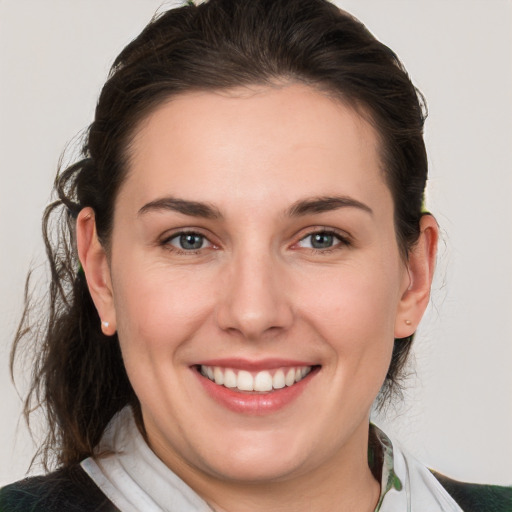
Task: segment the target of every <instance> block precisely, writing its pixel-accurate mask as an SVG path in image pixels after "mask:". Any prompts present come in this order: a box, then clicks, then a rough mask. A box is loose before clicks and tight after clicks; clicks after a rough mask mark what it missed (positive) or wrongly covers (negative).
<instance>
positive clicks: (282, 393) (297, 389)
mask: <svg viewBox="0 0 512 512" xmlns="http://www.w3.org/2000/svg"><path fill="white" fill-rule="evenodd" d="M194 371H195V373H196V375H197V377H198V379H199V381H200V382H201V384H202V386H203V387H204V389H205V390H206V392H207V393H208V394H209V395H210V396H211V397H212V398H213V399H214V400H215V401H216V402H217V403H219V404H221V405H223V406H224V407H226V408H227V409H229V410H231V411H234V412H238V413H244V414H251V415H254V416H260V415H264V414H270V413H273V412H277V411H279V410H280V409H283V408H284V407H286V406H287V405H289V404H291V403H292V402H293V401H294V400H295V399H297V398H298V397H299V395H301V394H302V392H303V391H304V389H305V388H306V386H307V385H308V384H309V383H310V382H311V379H312V378H313V377H314V376H315V375H316V373H317V371H318V368H317V367H315V368H313V369H312V370H311V372H310V373H309V374H308V375H306V377H304V378H303V379H302V380H301V381H299V382H297V383H295V384H294V385H293V386H289V387H288V386H287V387H284V388H282V389H276V390H274V391H270V392H268V393H250V392H239V391H233V390H232V389H230V388H227V387H225V386H219V385H218V384H215V382H212V381H211V380H210V379H208V378H207V377H204V376H203V375H201V374H200V373H199V372H198V371H197V370H194Z"/></svg>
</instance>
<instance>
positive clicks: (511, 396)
mask: <svg viewBox="0 0 512 512" xmlns="http://www.w3.org/2000/svg"><path fill="white" fill-rule="evenodd" d="M160 4H161V2H160V1H159V0H73V1H72V2H70V1H69V0H44V1H41V0H0V240H1V249H0V311H1V312H2V314H1V322H0V393H1V394H0V404H1V409H2V418H1V419H0V439H1V442H0V484H1V483H7V482H10V481H13V480H16V479H19V478H21V477H23V476H24V474H25V471H26V470H27V467H28V464H29V461H30V457H31V455H32V454H33V452H34V446H33V445H32V442H31V439H30V436H29V435H28V433H27V430H26V428H25V426H24V423H23V421H21V420H20V419H19V417H20V411H21V405H20V400H19V398H18V395H17V393H16V391H15V389H14V387H13V385H12V383H11V381H10V376H9V371H8V354H9V350H10V344H11V340H12V336H13V333H14V330H15V328H16V324H17V322H18V319H19V316H20V313H21V308H22V296H23V286H24V280H25V275H26V272H27V270H28V268H29V267H30V266H33V267H35V268H36V269H41V268H43V267H42V264H43V263H44V254H43V246H42V239H41V235H40V219H41V213H42V210H43V208H44V206H45V205H46V204H47V202H48V201H49V199H50V190H51V185H52V180H53V178H54V174H55V170H56V168H57V163H58V159H59V156H60V154H61V152H62V150H63V149H64V147H65V145H66V143H67V142H69V141H70V140H71V139H73V137H75V136H76V135H77V134H78V133H79V132H80V130H82V129H83V128H85V127H86V126H87V125H88V124H89V122H90V121H91V120H92V115H93V109H94V105H95V101H96V97H97V95H98V92H99V89H100V87H101V85H102V83H103V82H104V80H105V77H106V75H107V72H108V68H109V65H110V64H111V62H112V60H113V59H114V57H115V56H116V55H117V53H118V52H119V51H120V50H121V49H122V48H123V47H124V46H125V44H127V43H128V42H129V41H130V40H131V39H132V38H133V37H134V36H135V35H136V34H137V33H138V32H139V31H140V30H141V29H142V28H143V26H144V25H145V24H146V23H147V22H148V21H149V19H150V18H151V16H152V15H153V13H154V12H155V10H156V9H157V8H158V7H159V6H160ZM338 4H339V5H340V6H342V7H344V8H345V9H347V10H348V11H349V12H352V13H353V14H355V15H356V16H357V17H359V18H360V19H361V20H362V21H363V22H364V23H365V24H366V25H367V27H368V28H369V29H370V30H371V31H372V32H373V33H374V34H375V35H376V36H377V37H378V38H379V39H381V40H382V41H383V42H385V43H386V44H387V45H388V46H390V47H391V48H393V49H394V50H395V51H396V52H397V53H398V55H399V56H400V58H401V59H402V60H403V62H404V63H405V65H406V67H407V69H408V71H409V73H410V74H411V76H412V77H413V81H414V82H415V84H416V85H417V86H418V87H419V88H420V89H421V90H422V91H423V93H424V94H425V96H426V98H427V101H428V105H429V110H430V115H429V119H428V121H427V127H426V141H427V145H428V150H429V158H430V173H431V174H430V181H429V185H428V203H427V206H428V208H429V209H430V210H431V211H432V212H434V213H435V215H436V216H437V219H438V221H439V223H440V225H441V227H442V230H443V242H442V244H441V250H440V256H439V264H438V271H437V277H436V282H435V284H434V290H433V297H432V300H431V306H430V308H429V311H428V313H427V315H426V318H425V319H424V322H423V324H422V326H421V328H420V331H419V333H418V336H417V338H416V341H415V363H414V366H413V369H414V372H413V374H412V376H411V379H410V381H409V383H408V389H407V392H406V394H405V400H404V401H403V403H401V404H400V406H398V407H395V408H394V409H390V410H389V411H388V412H387V414H386V417H385V418H376V421H377V422H378V423H379V424H387V426H386V427H385V428H386V429H387V430H388V431H391V432H392V433H394V435H396V436H397V437H398V438H400V440H401V441H402V443H403V444H405V445H406V446H407V447H408V448H409V450H410V451H412V452H413V453H414V454H416V455H417V456H418V457H419V458H420V459H421V460H423V461H424V462H425V463H426V464H428V465H429V466H430V467H433V468H435V469H437V470H439V471H441V472H444V473H446V474H448V475H450V476H452V477H454V478H458V479H463V480H469V481H480V482H495V483H501V484H509V485H510V484H512V466H511V465H510V461H511V460H512V440H511V433H512V372H511V366H512V149H511V147H512V1H511V0H414V1H412V0H386V1H384V0H346V1H340V2H338ZM169 5H170V3H169ZM25 386H26V375H25V376H24V375H23V374H21V373H19V374H18V387H19V389H20V391H23V390H24V389H25ZM36 430H37V429H36ZM35 470H36V471H37V470H38V468H37V467H36V468H35Z"/></svg>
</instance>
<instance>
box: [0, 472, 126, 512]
mask: <svg viewBox="0 0 512 512" xmlns="http://www.w3.org/2000/svg"><path fill="white" fill-rule="evenodd" d="M62 510H66V511H69V512H92V511H97V512H114V511H117V510H118V509H117V508H116V507H115V506H114V505H113V504H112V502H110V501H109V500H108V498H107V497H106V496H105V495H104V494H103V493H102V492H101V490H100V489H99V488H98V487H97V486H96V484H95V483H94V482H93V481H92V480H91V479H90V478H89V477H88V475H87V474H86V473H85V471H84V470H83V469H82V468H81V467H80V466H79V465H76V466H72V467H71V468H64V469H59V470H57V471H55V472H53V473H50V474H48V475H45V476H35V477H30V478H25V479H24V480H20V481H19V482H15V483H13V484H11V485H8V486H6V487H3V488H2V489H0V511H2V512H32V511H37V512H60V511H62Z"/></svg>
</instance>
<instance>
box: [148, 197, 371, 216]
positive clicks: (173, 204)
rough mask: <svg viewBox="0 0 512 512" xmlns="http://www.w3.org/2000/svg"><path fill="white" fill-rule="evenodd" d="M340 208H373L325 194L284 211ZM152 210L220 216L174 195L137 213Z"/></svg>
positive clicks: (299, 212)
mask: <svg viewBox="0 0 512 512" xmlns="http://www.w3.org/2000/svg"><path fill="white" fill-rule="evenodd" d="M340 208H358V209H360V210H363V211H365V212H368V213H369V214H370V215H373V210H372V209H371V208H370V207H369V206H367V205H366V204H364V203H362V202H361V201H358V200H357V199H353V198H351V197H347V196H326V197H315V198H311V199H303V200H300V201H297V202H295V203H293V204H292V205H291V206H290V208H288V209H287V210H286V212H285V213H286V215H287V216H289V217H301V216H303V215H308V214H313V213H322V212H328V211H332V210H338V209H340ZM152 211H173V212H178V213H182V214H183V215H189V216H191V217H202V218H204V219H220V218H222V214H221V213H220V211H219V210H218V209H217V208H216V207H214V206H212V205H209V204H208V203H201V202H199V201H188V200H186V199H177V198H174V197H163V198H160V199H156V200H154V201H151V202H149V203H147V204H145V205H144V206H143V207H142V208H141V209H140V210H139V212H138V215H143V214H145V213H148V212H152Z"/></svg>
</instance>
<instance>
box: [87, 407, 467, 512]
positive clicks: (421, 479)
mask: <svg viewBox="0 0 512 512" xmlns="http://www.w3.org/2000/svg"><path fill="white" fill-rule="evenodd" d="M372 431H373V433H374V434H375V435H376V436H377V439H378V441H379V443H380V445H381V447H382V450H383V455H384V464H383V468H382V481H381V496H380V500H379V503H378V505H377V508H376V509H375V512H463V511H462V509H461V508H460V507H459V506H458V505H457V503H455V501H454V500H453V499H452V498H451V496H450V495H449V494H448V493H447V492H446V491H445V489H444V488H443V487H442V486H441V484H440V483H439V482H438V481H437V479H436V478H435V477H434V476H433V475H432V473H431V472H430V471H429V470H428V469H427V468H426V467H425V466H423V465H422V464H421V463H419V462H418V461H417V460H416V459H415V458H414V457H412V456H411V455H409V454H407V453H406V452H405V451H404V450H402V449H401V448H400V447H399V445H398V444H397V443H393V442H392V441H391V440H390V439H389V438H388V437H387V436H386V435H385V434H384V433H383V432H382V431H381V430H379V429H378V428H377V427H375V426H373V427H372ZM104 451H105V452H110V453H109V454H108V455H106V456H102V457H96V458H92V457H89V458H88V459H85V460H84V461H83V462H82V467H83V469H84V470H85V472H86V473H87V474H88V475H89V476H90V477H91V479H92V480H93V481H94V482H95V483H96V485H97V486H98V487H99V488H100V489H101V490H102V491H103V493H104V494H105V495H106V496H107V497H108V498H109V499H110V501H112V503H114V505H115V506H116V507H117V508H118V509H119V510H120V511H121V512H141V511H143V512H212V510H214V509H213V508H212V507H210V506H209V505H208V503H206V501H204V500H203V499H202V498H201V497H200V496H199V495H198V494H197V493H196V492H195V491H193V490H192V489H191V488H190V487H189V486H188V485H187V484H186V483H185V482H184V481H183V480H181V478H179V477H178V476H177V475H175V474H174V473H173V472H172V471H171V470H170V469H169V468H168V467H167V466H166V465H165V464H164V463H163V462H162V461H161V460H160V459H159V458H158V457H157V456H156V455H155V454H154V453H153V451H152V450H151V449H150V448H149V446H148V445H147V443H146V442H145V440H144V438H143V437H142V435H141V434H140V432H139V430H138V428H137V426H136V424H135V420H134V418H133V413H132V410H131V408H130V407H125V408H124V409H123V410H122V411H120V412H119V413H118V414H117V415H116V416H114V418H113V419H112V421H111V422H110V423H109V425H108V426H107V428H106V430H105V434H104V435H103V437H102V439H101V441H100V443H99V445H98V453H101V452H104Z"/></svg>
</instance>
